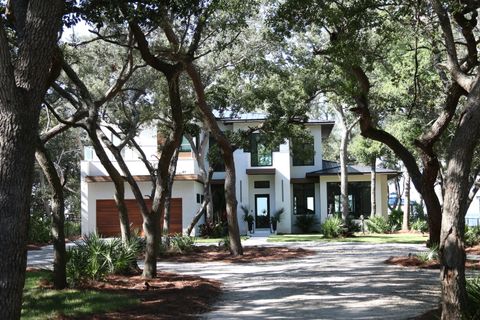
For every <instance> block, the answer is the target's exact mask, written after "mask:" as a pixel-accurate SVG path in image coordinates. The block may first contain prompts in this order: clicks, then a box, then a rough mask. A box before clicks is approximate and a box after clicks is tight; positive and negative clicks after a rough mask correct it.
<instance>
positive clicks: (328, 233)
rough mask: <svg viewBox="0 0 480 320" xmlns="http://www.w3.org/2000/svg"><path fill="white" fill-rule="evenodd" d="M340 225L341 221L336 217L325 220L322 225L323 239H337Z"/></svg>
mask: <svg viewBox="0 0 480 320" xmlns="http://www.w3.org/2000/svg"><path fill="white" fill-rule="evenodd" d="M342 223H343V221H342V219H341V218H339V217H337V216H333V217H330V218H327V219H326V220H325V222H324V223H323V224H322V232H323V236H324V237H325V238H337V237H338V236H340V234H341V233H342V229H343V226H342Z"/></svg>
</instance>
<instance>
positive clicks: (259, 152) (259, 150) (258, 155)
mask: <svg viewBox="0 0 480 320" xmlns="http://www.w3.org/2000/svg"><path fill="white" fill-rule="evenodd" d="M250 152H251V153H250V154H251V164H252V167H266V166H271V165H272V150H271V149H270V148H268V147H267V145H266V143H265V141H264V138H263V137H262V135H261V134H259V133H254V134H252V135H251V139H250Z"/></svg>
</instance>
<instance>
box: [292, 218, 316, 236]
mask: <svg viewBox="0 0 480 320" xmlns="http://www.w3.org/2000/svg"><path fill="white" fill-rule="evenodd" d="M317 224H318V220H317V217H315V215H313V214H302V215H298V216H297V219H296V221H295V226H296V227H298V228H299V229H300V230H301V232H302V233H308V232H310V231H311V230H312V228H313V227H314V226H315V225H317Z"/></svg>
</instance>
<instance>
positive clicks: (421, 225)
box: [410, 219, 428, 233]
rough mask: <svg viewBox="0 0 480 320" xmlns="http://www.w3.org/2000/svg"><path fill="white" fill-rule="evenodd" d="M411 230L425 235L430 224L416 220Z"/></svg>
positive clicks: (422, 220)
mask: <svg viewBox="0 0 480 320" xmlns="http://www.w3.org/2000/svg"><path fill="white" fill-rule="evenodd" d="M410 228H411V229H412V230H415V231H419V232H421V233H425V232H427V231H428V223H427V221H425V220H424V219H416V220H415V221H413V222H412V224H411V226H410Z"/></svg>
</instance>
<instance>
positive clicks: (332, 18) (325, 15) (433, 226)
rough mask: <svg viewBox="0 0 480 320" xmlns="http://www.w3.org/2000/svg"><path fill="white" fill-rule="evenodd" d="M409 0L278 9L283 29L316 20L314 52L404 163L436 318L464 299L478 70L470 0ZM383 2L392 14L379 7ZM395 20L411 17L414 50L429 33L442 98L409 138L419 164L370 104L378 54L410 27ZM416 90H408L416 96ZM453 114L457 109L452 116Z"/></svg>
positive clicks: (370, 130)
mask: <svg viewBox="0 0 480 320" xmlns="http://www.w3.org/2000/svg"><path fill="white" fill-rule="evenodd" d="M409 5H410V3H405V5H404V4H400V5H396V4H394V3H390V2H388V1H385V2H382V1H342V2H335V3H317V2H314V1H312V2H309V3H302V4H301V5H300V4H298V3H297V2H295V1H287V2H286V4H285V5H282V6H280V11H279V15H278V16H279V17H282V18H285V17H287V19H285V20H284V21H290V24H288V23H287V24H286V25H287V27H286V29H288V26H292V25H293V26H294V28H296V30H302V31H304V30H305V29H309V30H310V27H311V26H319V28H318V29H317V30H318V31H319V32H320V33H321V34H322V35H323V36H324V37H323V40H324V41H323V43H321V44H320V45H319V46H318V47H316V46H312V47H313V53H314V55H315V56H317V57H324V58H325V59H326V60H325V61H326V62H332V63H333V64H335V65H337V66H338V67H339V68H340V69H341V70H342V73H343V76H344V81H345V82H346V83H350V85H351V90H349V91H347V92H345V93H344V94H345V96H349V97H350V98H351V100H352V101H353V102H354V103H355V105H356V107H355V108H354V109H353V110H352V111H354V112H355V113H356V114H357V115H358V116H359V117H360V130H361V134H362V135H363V136H365V137H368V138H371V139H374V140H377V141H380V142H382V143H384V144H386V145H387V146H388V147H389V148H391V149H392V150H393V151H394V152H395V154H396V155H397V156H398V157H399V158H400V159H401V160H402V161H403V163H404V164H405V166H406V168H407V170H408V171H409V174H410V177H411V179H412V182H413V184H414V185H415V187H416V189H417V190H418V191H419V192H420V193H421V194H422V196H423V199H424V201H425V204H426V206H427V210H428V217H429V226H430V241H431V243H440V253H441V254H440V255H441V261H442V277H441V279H442V307H443V311H442V319H459V318H461V316H462V315H461V313H462V310H463V309H464V307H465V301H466V300H465V296H466V294H465V274H464V262H465V253H464V250H463V249H464V248H463V232H464V217H463V215H464V214H465V212H466V209H467V207H466V204H467V198H468V192H469V189H470V186H471V182H472V179H471V175H470V174H471V165H472V157H473V152H474V150H475V147H476V146H477V143H478V136H479V134H480V128H479V123H478V121H479V119H480V112H478V101H479V100H478V99H479V98H478V94H479V90H480V89H479V88H480V84H479V83H478V80H477V79H478V78H477V74H476V66H477V65H478V61H477V46H476V41H477V34H476V29H475V26H476V24H477V10H478V7H477V4H476V3H475V2H468V1H465V2H464V1H460V2H458V3H455V4H454V3H453V2H450V1H447V2H440V1H430V6H428V5H427V6H425V5H424V3H423V2H416V3H415V2H414V3H412V5H411V6H409ZM432 8H433V11H432ZM384 10H387V11H388V12H389V13H391V14H388V15H385V12H386V11H384ZM412 18H413V19H412ZM399 21H403V22H404V23H402V25H408V24H409V23H408V22H409V21H414V22H415V23H414V28H413V31H414V32H412V33H411V35H412V36H411V37H410V38H409V39H412V40H413V42H414V45H413V47H414V51H418V48H419V47H418V42H417V41H416V40H417V39H422V35H425V34H426V35H429V37H431V39H433V41H429V42H426V43H425V44H426V46H425V47H426V48H428V50H429V52H430V53H431V56H432V59H431V61H432V63H431V64H432V65H431V67H430V69H431V70H436V71H437V76H436V77H432V78H430V79H427V83H430V84H433V85H434V86H435V83H436V84H437V85H436V87H437V88H439V92H442V99H443V100H444V103H443V104H440V105H439V106H438V107H435V106H434V108H433V109H431V112H430V114H431V116H432V117H431V121H430V122H429V123H428V125H426V126H425V128H424V129H423V132H422V135H421V136H419V137H417V139H416V140H415V146H416V148H417V150H418V151H419V153H420V158H421V165H422V167H423V168H421V167H419V165H418V164H417V162H416V159H415V157H414V156H413V155H412V153H411V152H410V151H409V150H408V149H407V148H406V147H405V146H404V145H403V144H402V143H401V142H400V141H399V140H398V139H396V138H395V137H394V136H393V135H391V134H389V133H388V132H386V131H385V130H382V129H381V127H379V126H378V124H379V122H378V120H377V119H376V118H375V114H376V113H377V112H378V111H379V110H378V109H376V108H375V103H379V101H378V100H377V99H375V93H376V92H375V90H376V83H375V80H376V77H375V76H376V75H377V74H376V71H377V70H379V69H382V65H381V64H379V63H378V60H377V58H379V57H382V58H381V59H385V57H387V56H388V54H387V55H385V53H386V51H385V50H387V49H388V50H391V49H392V48H393V47H392V46H391V44H392V42H391V40H393V39H400V38H398V37H396V35H402V34H403V32H405V31H408V30H409V28H398V27H395V26H398V25H397V24H396V23H397V22H399ZM437 25H439V26H440V27H441V32H440V33H439V32H438V29H436V28H435V26H437ZM453 26H454V27H453ZM282 28H284V30H285V24H283V25H282V23H280V29H282ZM453 30H455V32H454V31H453ZM457 30H458V32H457ZM403 36H404V35H402V37H403ZM457 39H461V41H458V40H457ZM317 44H318V43H317ZM389 44H390V45H389ZM440 46H445V48H446V51H440V50H438V48H439V47H440ZM417 57H418V56H417ZM387 61H388V60H387ZM417 62H418V60H416V59H414V60H413V64H414V65H416V63H417ZM415 69H416V68H415ZM416 70H417V71H418V69H416ZM445 70H446V71H447V73H448V74H446V73H445ZM412 80H413V81H412V82H411V83H412V84H413V87H414V90H413V92H414V93H415V91H416V90H418V86H417V85H418V82H417V81H418V77H416V74H414V76H413V78H412ZM417 93H418V91H417ZM421 96H422V95H418V94H415V95H414V97H417V98H418V97H421ZM462 97H465V99H463V98H462ZM419 105H421V104H419V103H418V102H417V101H415V100H414V101H413V103H412V107H411V108H406V111H407V112H406V113H407V115H408V114H409V113H412V112H413V113H416V112H419V111H417V110H420V109H418V106H419ZM424 106H427V105H424ZM455 115H461V116H460V117H456V118H455V117H454V116H455ZM452 120H458V121H455V122H456V128H455V133H454V135H453V136H452V137H451V139H450V143H449V144H448V152H447V157H446V159H445V161H446V164H447V166H446V167H447V169H446V171H445V177H444V180H445V199H444V206H443V208H442V207H441V206H440V202H439V200H438V197H437V196H436V194H435V190H434V185H435V182H436V180H437V176H438V173H439V168H440V164H439V160H438V155H437V153H436V150H435V148H434V147H435V145H436V143H437V142H438V141H439V139H440V138H441V137H442V135H443V134H444V133H445V131H446V130H447V128H448V127H449V125H450V124H451V123H452V124H453V122H452ZM440 221H441V224H440ZM440 227H441V228H440ZM440 230H441V233H440Z"/></svg>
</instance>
